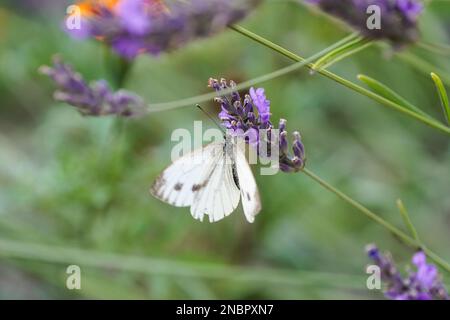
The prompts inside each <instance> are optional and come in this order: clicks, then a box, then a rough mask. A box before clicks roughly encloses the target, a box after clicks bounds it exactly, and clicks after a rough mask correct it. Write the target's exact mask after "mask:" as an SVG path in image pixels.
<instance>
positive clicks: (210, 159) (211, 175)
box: [150, 143, 239, 222]
mask: <svg viewBox="0 0 450 320" xmlns="http://www.w3.org/2000/svg"><path fill="white" fill-rule="evenodd" d="M229 157H230V155H229V154H227V153H226V152H225V144H224V143H211V144H209V145H207V146H205V147H203V148H200V149H198V150H195V151H194V152H192V153H189V154H187V155H185V156H183V157H181V158H179V159H178V160H176V161H174V162H173V163H172V164H171V165H170V166H169V167H167V168H166V169H165V170H164V171H163V172H162V173H161V175H160V176H159V177H158V178H157V179H156V181H155V183H154V184H153V186H152V187H151V189H150V192H151V194H152V195H153V196H155V197H157V198H158V199H160V200H162V201H164V202H167V203H169V204H171V205H173V206H177V207H188V206H190V207H191V214H192V215H193V217H194V218H196V219H199V220H203V217H204V215H205V214H206V215H209V220H210V221H211V222H215V221H218V220H221V219H222V218H224V217H225V216H227V215H229V214H230V213H231V212H233V211H234V210H235V209H236V207H237V206H238V204H239V189H238V188H237V186H236V184H235V183H234V179H233V161H232V159H230V158H229Z"/></svg>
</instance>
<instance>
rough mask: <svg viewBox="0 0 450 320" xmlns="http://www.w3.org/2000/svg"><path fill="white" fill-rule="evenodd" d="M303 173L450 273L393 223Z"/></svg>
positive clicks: (428, 250)
mask: <svg viewBox="0 0 450 320" xmlns="http://www.w3.org/2000/svg"><path fill="white" fill-rule="evenodd" d="M302 172H303V173H304V174H305V175H307V176H308V177H310V178H311V179H312V180H314V181H315V182H317V183H318V184H320V185H321V186H322V187H323V188H325V189H326V190H328V191H330V192H332V193H334V194H335V195H337V196H338V197H339V198H341V199H342V200H344V201H345V202H347V203H348V204H350V205H351V206H352V207H354V208H356V209H357V210H358V211H359V212H361V213H363V214H364V215H366V216H367V217H368V218H370V219H371V220H373V221H375V222H376V223H378V224H379V225H381V226H382V227H384V228H385V229H387V230H388V231H390V232H391V233H392V234H394V235H395V236H396V237H397V238H399V239H400V240H402V241H403V242H404V243H405V244H407V245H409V246H411V247H412V248H414V249H419V248H420V249H421V250H423V251H424V252H425V253H426V254H427V255H428V257H430V258H431V259H432V260H434V262H436V264H438V265H440V266H441V267H442V268H443V269H445V270H446V271H447V272H449V273H450V264H449V263H448V262H447V261H445V260H444V259H442V258H441V257H440V256H438V255H437V254H436V253H434V252H433V251H431V250H430V249H428V248H427V247H425V246H424V245H423V244H422V243H419V242H418V241H417V240H416V239H413V238H411V237H410V236H408V235H407V234H406V233H404V232H403V231H401V230H400V229H398V228H397V227H395V226H393V225H392V224H391V223H389V222H388V221H386V220H384V219H383V218H381V217H380V216H378V215H377V214H376V213H374V212H372V211H371V210H369V209H367V208H366V207H364V206H363V205H362V204H360V203H359V202H357V201H355V200H353V199H352V198H350V197H349V196H347V195H346V194H345V193H343V192H342V191H340V190H338V189H336V188H335V187H333V186H332V185H330V184H329V183H328V182H326V181H325V180H323V179H322V178H320V177H319V176H317V175H316V174H314V173H313V172H311V171H309V170H308V169H306V168H304V169H303V171H302Z"/></svg>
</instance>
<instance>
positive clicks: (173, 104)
mask: <svg viewBox="0 0 450 320" xmlns="http://www.w3.org/2000/svg"><path fill="white" fill-rule="evenodd" d="M355 38H357V34H356V33H353V34H351V35H349V36H347V37H345V38H343V39H342V40H339V41H338V42H336V43H334V44H332V45H331V46H329V47H327V48H325V49H323V50H321V51H320V52H318V53H316V54H314V55H312V56H311V57H309V58H307V59H305V60H304V61H300V62H297V63H294V64H292V65H290V66H287V67H284V68H281V69H279V70H276V71H273V72H270V73H267V74H265V75H262V76H260V77H257V78H253V79H250V80H247V81H244V82H241V83H239V84H238V85H237V86H236V88H231V89H228V90H223V91H222V93H221V94H224V95H226V94H231V93H232V92H233V91H234V90H238V91H239V90H244V89H247V88H250V87H251V86H254V85H257V84H260V83H262V82H266V81H269V80H272V79H275V78H278V77H281V76H284V75H286V74H288V73H291V72H294V71H296V70H299V69H301V68H303V67H305V66H307V65H308V64H309V63H312V62H314V61H316V60H317V59H319V58H321V57H323V56H324V55H326V54H328V53H329V52H331V51H333V50H335V49H336V48H338V47H340V46H342V45H344V44H345V43H347V42H349V41H352V40H354V39H355ZM216 97H217V93H216V92H212V93H206V94H202V95H198V96H194V97H190V98H186V99H180V100H176V101H170V102H162V103H152V104H149V105H148V112H149V113H152V112H160V111H166V110H171V109H177V108H181V107H186V106H195V105H196V104H199V103H202V102H206V101H210V100H212V99H214V98H216Z"/></svg>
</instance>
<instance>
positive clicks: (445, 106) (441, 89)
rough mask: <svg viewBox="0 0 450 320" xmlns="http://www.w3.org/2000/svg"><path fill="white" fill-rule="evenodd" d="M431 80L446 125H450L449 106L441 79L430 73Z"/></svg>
mask: <svg viewBox="0 0 450 320" xmlns="http://www.w3.org/2000/svg"><path fill="white" fill-rule="evenodd" d="M431 79H433V81H434V84H435V85H436V89H437V91H438V94H439V99H440V100H441V105H442V110H443V111H444V117H445V120H446V121H447V124H448V125H450V104H449V102H448V95H447V90H445V87H444V84H443V83H442V80H441V78H440V77H439V76H438V75H437V74H436V73H433V72H432V73H431Z"/></svg>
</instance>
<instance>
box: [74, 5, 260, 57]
mask: <svg viewBox="0 0 450 320" xmlns="http://www.w3.org/2000/svg"><path fill="white" fill-rule="evenodd" d="M259 2H260V0H228V1H223V0H190V1H163V0H101V1H98V0H97V1H95V0H86V1H83V2H80V3H79V7H80V8H81V12H82V18H81V19H82V26H81V28H82V29H85V30H83V31H81V30H77V29H74V30H67V32H68V33H69V34H71V35H73V36H74V37H75V38H80V35H83V36H85V35H88V37H91V38H95V39H98V40H100V41H104V42H105V43H107V44H108V45H110V46H112V48H113V49H114V50H115V51H116V52H117V53H118V54H120V55H122V56H123V57H125V58H128V59H133V58H135V57H136V56H137V55H139V54H143V53H148V54H152V55H158V54H160V53H162V52H170V51H173V50H175V49H178V48H180V47H182V46H184V45H186V44H187V43H188V42H190V41H193V40H195V39H197V38H204V37H208V36H211V35H213V34H216V33H218V32H220V31H222V30H224V29H225V28H226V27H227V25H229V24H232V23H235V22H237V21H239V20H241V19H243V18H244V17H245V16H246V15H247V14H248V13H249V11H250V10H251V9H252V8H253V7H254V6H256V5H257V4H258V3H259Z"/></svg>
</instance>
